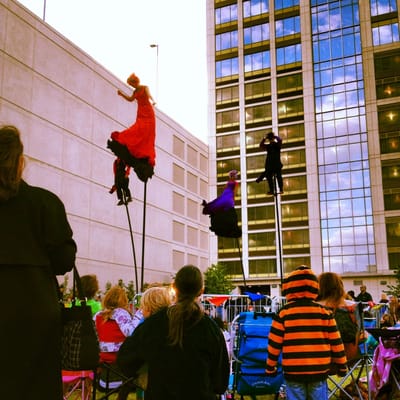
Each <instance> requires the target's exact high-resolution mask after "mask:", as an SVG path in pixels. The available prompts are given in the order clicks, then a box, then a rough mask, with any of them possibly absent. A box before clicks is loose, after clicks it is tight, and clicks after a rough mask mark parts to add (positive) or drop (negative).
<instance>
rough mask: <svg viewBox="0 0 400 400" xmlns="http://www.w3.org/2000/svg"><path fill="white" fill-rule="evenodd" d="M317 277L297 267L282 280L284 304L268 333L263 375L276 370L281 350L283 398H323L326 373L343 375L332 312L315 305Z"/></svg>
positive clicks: (343, 361)
mask: <svg viewBox="0 0 400 400" xmlns="http://www.w3.org/2000/svg"><path fill="white" fill-rule="evenodd" d="M318 291H319V284H318V279H317V276H316V275H315V274H314V272H313V271H312V270H311V268H309V267H306V266H300V267H298V268H297V269H296V270H295V271H293V272H292V273H290V275H289V276H288V277H287V278H286V279H285V280H284V282H283V286H282V294H283V295H284V296H285V297H286V300H287V303H286V304H285V305H284V306H283V307H282V308H281V309H280V311H279V313H278V314H277V315H275V316H274V319H273V321H272V325H271V331H270V334H269V336H268V357H267V368H266V374H267V375H274V374H276V373H277V363H278V360H279V357H280V355H281V353H282V369H283V373H284V376H285V381H286V397H287V400H293V399H321V400H322V399H327V398H328V384H327V378H328V375H329V374H331V373H333V370H334V373H337V374H338V375H340V376H344V375H345V374H346V370H347V366H346V363H347V359H346V356H345V352H344V346H343V342H342V339H341V338H340V333H339V331H338V329H337V326H336V322H335V319H334V317H333V314H332V312H331V311H330V310H329V309H328V308H327V307H325V306H323V305H321V304H318V303H317V302H316V301H315V300H316V299H317V296H318Z"/></svg>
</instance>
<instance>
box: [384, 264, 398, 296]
mask: <svg viewBox="0 0 400 400" xmlns="http://www.w3.org/2000/svg"><path fill="white" fill-rule="evenodd" d="M394 274H395V276H396V285H387V287H388V289H389V290H387V291H386V292H387V293H388V294H392V295H394V296H397V297H400V267H398V268H397V269H396V270H394Z"/></svg>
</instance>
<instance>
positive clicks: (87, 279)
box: [81, 275, 99, 299]
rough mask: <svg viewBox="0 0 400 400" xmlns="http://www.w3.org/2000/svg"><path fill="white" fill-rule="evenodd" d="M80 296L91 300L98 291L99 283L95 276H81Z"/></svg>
mask: <svg viewBox="0 0 400 400" xmlns="http://www.w3.org/2000/svg"><path fill="white" fill-rule="evenodd" d="M81 284H82V292H83V293H82V295H81V297H86V298H87V299H92V298H93V297H94V296H95V295H96V293H97V292H98V291H99V282H98V280H97V276H96V275H83V276H81Z"/></svg>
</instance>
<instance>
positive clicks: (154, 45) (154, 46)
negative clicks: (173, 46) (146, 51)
mask: <svg viewBox="0 0 400 400" xmlns="http://www.w3.org/2000/svg"><path fill="white" fill-rule="evenodd" d="M150 47H151V48H152V49H154V48H156V49H157V53H156V57H157V60H156V101H157V102H158V44H155V43H153V44H151V45H150Z"/></svg>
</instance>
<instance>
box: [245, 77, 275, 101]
mask: <svg viewBox="0 0 400 400" xmlns="http://www.w3.org/2000/svg"><path fill="white" fill-rule="evenodd" d="M244 91H245V97H246V100H249V99H257V98H262V97H270V96H271V80H270V79H264V80H262V81H257V82H250V83H246V84H245V87H244Z"/></svg>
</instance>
